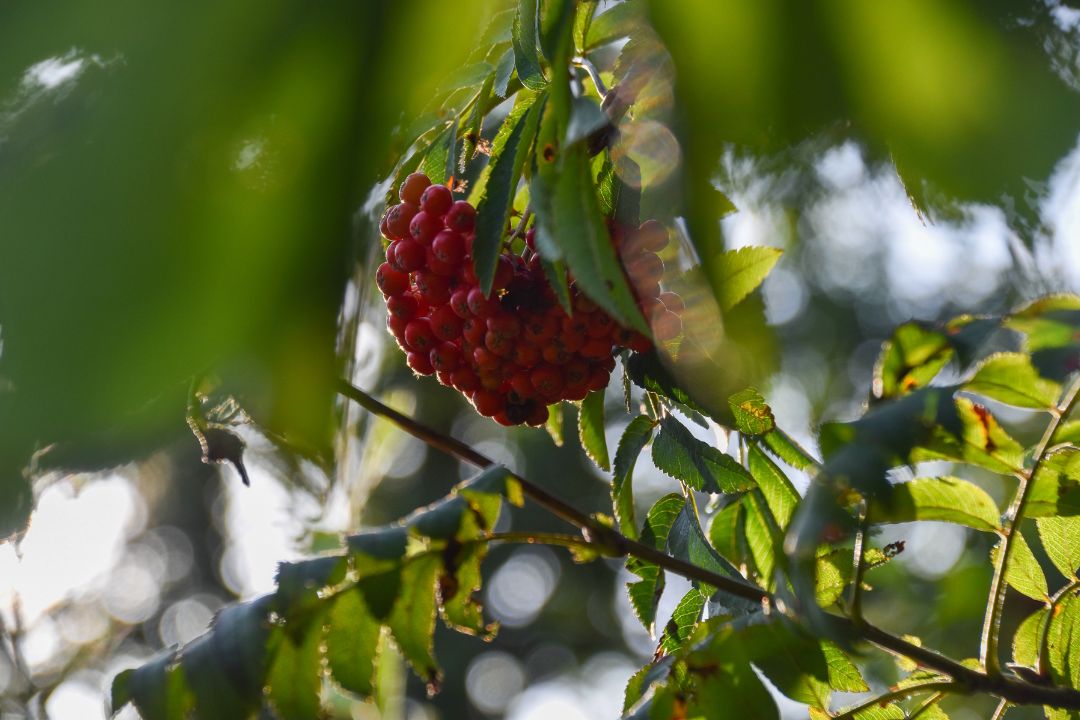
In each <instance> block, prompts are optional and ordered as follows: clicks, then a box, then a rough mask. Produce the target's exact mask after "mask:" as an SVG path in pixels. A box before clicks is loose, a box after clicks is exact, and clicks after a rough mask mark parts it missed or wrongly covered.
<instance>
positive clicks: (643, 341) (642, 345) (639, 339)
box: [626, 332, 653, 353]
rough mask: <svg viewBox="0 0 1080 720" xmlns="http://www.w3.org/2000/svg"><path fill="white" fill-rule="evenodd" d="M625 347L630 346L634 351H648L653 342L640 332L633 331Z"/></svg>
mask: <svg viewBox="0 0 1080 720" xmlns="http://www.w3.org/2000/svg"><path fill="white" fill-rule="evenodd" d="M626 347H628V348H630V349H631V350H633V351H634V352H642V353H643V352H649V351H650V350H652V347H653V344H652V341H651V340H649V338H647V337H645V336H644V335H642V334H641V333H637V332H636V333H634V334H633V335H631V336H630V342H628V343H627V344H626Z"/></svg>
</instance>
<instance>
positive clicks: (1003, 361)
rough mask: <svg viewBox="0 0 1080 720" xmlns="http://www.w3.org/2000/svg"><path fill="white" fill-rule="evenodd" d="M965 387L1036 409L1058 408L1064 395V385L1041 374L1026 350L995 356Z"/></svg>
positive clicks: (982, 366) (992, 397)
mask: <svg viewBox="0 0 1080 720" xmlns="http://www.w3.org/2000/svg"><path fill="white" fill-rule="evenodd" d="M964 389H965V390H967V391H969V392H973V393H977V394H979V395H982V396H984V397H987V398H990V399H991V400H997V401H998V402H1002V403H1005V404H1006V405H1015V406H1017V407H1023V408H1032V409H1035V410H1047V409H1049V408H1052V407H1054V405H1055V404H1057V400H1058V396H1059V395H1061V386H1060V385H1058V384H1057V383H1056V382H1053V381H1051V380H1045V379H1043V378H1041V377H1039V375H1038V373H1037V372H1036V371H1035V368H1034V367H1032V365H1031V358H1030V357H1028V356H1027V355H1024V354H1022V353H997V354H996V355H991V356H990V357H989V358H987V359H986V360H985V361H984V362H983V363H982V364H981V365H980V366H979V368H978V370H976V372H975V375H974V376H973V377H972V378H971V380H969V381H968V382H967V383H965V384H964Z"/></svg>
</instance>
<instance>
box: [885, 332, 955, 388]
mask: <svg viewBox="0 0 1080 720" xmlns="http://www.w3.org/2000/svg"><path fill="white" fill-rule="evenodd" d="M952 356H953V349H952V346H951V345H950V344H949V340H948V338H947V337H946V336H945V335H944V334H943V333H941V332H939V331H937V330H931V329H929V328H926V327H924V326H923V325H921V324H920V323H917V322H908V323H904V324H903V325H901V326H899V327H898V328H896V330H894V331H893V334H892V337H891V338H889V339H888V340H886V341H885V343H884V345H883V346H882V350H881V355H880V357H879V358H878V361H877V364H876V365H875V366H874V396H875V397H877V398H879V399H883V400H885V399H889V398H893V397H896V396H898V395H905V394H907V393H909V392H911V391H912V390H916V389H918V388H921V387H924V386H926V385H927V384H929V383H930V381H931V380H933V379H934V377H935V376H936V375H937V374H938V373H939V372H941V369H942V368H943V367H945V365H946V364H947V363H948V362H949V360H950V359H952Z"/></svg>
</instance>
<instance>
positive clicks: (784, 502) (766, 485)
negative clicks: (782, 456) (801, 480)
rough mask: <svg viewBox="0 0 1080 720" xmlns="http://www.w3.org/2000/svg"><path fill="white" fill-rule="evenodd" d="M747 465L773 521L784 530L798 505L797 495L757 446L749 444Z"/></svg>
mask: <svg viewBox="0 0 1080 720" xmlns="http://www.w3.org/2000/svg"><path fill="white" fill-rule="evenodd" d="M747 465H748V466H749V468H750V474H751V475H753V476H754V480H755V481H756V482H757V485H758V487H759V488H760V489H761V493H762V495H763V496H764V498H765V502H766V503H768V506H769V511H770V512H771V513H772V517H773V520H774V521H775V522H776V524H777V526H778V527H779V528H780V529H781V530H786V529H787V526H788V524H789V523H790V522H791V516H792V515H794V513H795V508H796V506H797V505H798V504H799V493H798V492H797V491H796V490H795V486H794V485H792V484H791V481H790V480H788V478H787V476H786V475H784V473H783V471H781V470H780V468H779V467H777V465H776V463H774V462H773V461H772V460H770V459H769V458H768V457H766V455H765V453H763V452H762V451H761V450H760V449H759V448H758V446H757V445H754V444H751V445H750V448H749V450H748V451H747Z"/></svg>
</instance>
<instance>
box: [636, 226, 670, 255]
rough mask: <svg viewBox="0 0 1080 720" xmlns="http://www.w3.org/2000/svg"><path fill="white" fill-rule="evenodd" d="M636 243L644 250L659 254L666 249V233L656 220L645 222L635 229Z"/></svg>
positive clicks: (665, 229)
mask: <svg viewBox="0 0 1080 720" xmlns="http://www.w3.org/2000/svg"><path fill="white" fill-rule="evenodd" d="M637 235H638V242H640V243H641V247H642V248H644V249H645V250H651V251H653V252H660V251H661V250H663V249H664V248H666V247H667V244H668V231H667V228H665V227H664V226H663V225H661V224H660V223H659V222H657V221H656V220H646V221H645V222H643V223H641V227H639V228H638V229H637Z"/></svg>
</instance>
